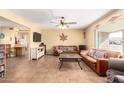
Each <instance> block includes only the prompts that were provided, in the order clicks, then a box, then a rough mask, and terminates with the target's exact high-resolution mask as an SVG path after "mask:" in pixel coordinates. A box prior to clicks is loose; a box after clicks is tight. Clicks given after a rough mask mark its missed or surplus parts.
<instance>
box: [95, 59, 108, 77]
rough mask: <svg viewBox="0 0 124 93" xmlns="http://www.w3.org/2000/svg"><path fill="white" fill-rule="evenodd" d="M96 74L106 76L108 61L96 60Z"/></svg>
mask: <svg viewBox="0 0 124 93" xmlns="http://www.w3.org/2000/svg"><path fill="white" fill-rule="evenodd" d="M96 69H97V73H98V74H99V75H106V71H107V69H108V59H105V58H98V59H97V63H96Z"/></svg>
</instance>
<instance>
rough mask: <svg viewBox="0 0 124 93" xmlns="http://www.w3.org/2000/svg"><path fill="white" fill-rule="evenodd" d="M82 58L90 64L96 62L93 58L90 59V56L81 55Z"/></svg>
mask: <svg viewBox="0 0 124 93" xmlns="http://www.w3.org/2000/svg"><path fill="white" fill-rule="evenodd" d="M83 57H84V58H85V59H87V60H88V61H90V62H92V63H96V62H97V60H96V59H94V58H92V57H90V56H88V55H83Z"/></svg>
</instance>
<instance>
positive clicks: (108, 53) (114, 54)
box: [107, 51, 121, 58]
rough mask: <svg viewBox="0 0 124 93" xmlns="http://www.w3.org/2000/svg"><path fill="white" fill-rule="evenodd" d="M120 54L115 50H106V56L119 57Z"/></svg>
mask: <svg viewBox="0 0 124 93" xmlns="http://www.w3.org/2000/svg"><path fill="white" fill-rule="evenodd" d="M120 55H121V54H120V52H116V51H108V52H107V58H119V57H120Z"/></svg>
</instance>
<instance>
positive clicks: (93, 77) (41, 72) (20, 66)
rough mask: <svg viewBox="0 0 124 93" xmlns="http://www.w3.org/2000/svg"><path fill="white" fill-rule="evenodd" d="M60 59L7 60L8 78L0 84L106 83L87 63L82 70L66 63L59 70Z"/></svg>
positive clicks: (83, 64) (47, 56) (46, 57)
mask: <svg viewBox="0 0 124 93" xmlns="http://www.w3.org/2000/svg"><path fill="white" fill-rule="evenodd" d="M59 65H60V63H59V59H58V57H55V56H49V55H46V56H44V57H42V58H40V59H39V60H38V61H35V60H33V61H31V62H30V61H28V60H27V59H26V58H24V57H21V58H9V59H7V76H6V79H5V80H0V82H8V83H9V82H13V83H104V82H106V77H100V76H98V75H97V74H96V73H95V72H93V71H92V70H91V69H90V68H89V67H88V66H87V65H86V64H85V63H82V64H81V66H82V68H83V70H81V69H80V68H79V66H78V64H77V63H72V62H71V63H64V64H63V67H62V68H61V70H59Z"/></svg>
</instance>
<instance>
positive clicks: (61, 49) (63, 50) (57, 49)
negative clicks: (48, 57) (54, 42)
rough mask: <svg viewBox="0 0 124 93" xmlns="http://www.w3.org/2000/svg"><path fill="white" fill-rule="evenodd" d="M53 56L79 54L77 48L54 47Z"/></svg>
mask: <svg viewBox="0 0 124 93" xmlns="http://www.w3.org/2000/svg"><path fill="white" fill-rule="evenodd" d="M53 51H54V55H55V56H59V55H60V54H61V53H79V52H78V48H77V46H63V45H59V46H55V47H54V50H53Z"/></svg>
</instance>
